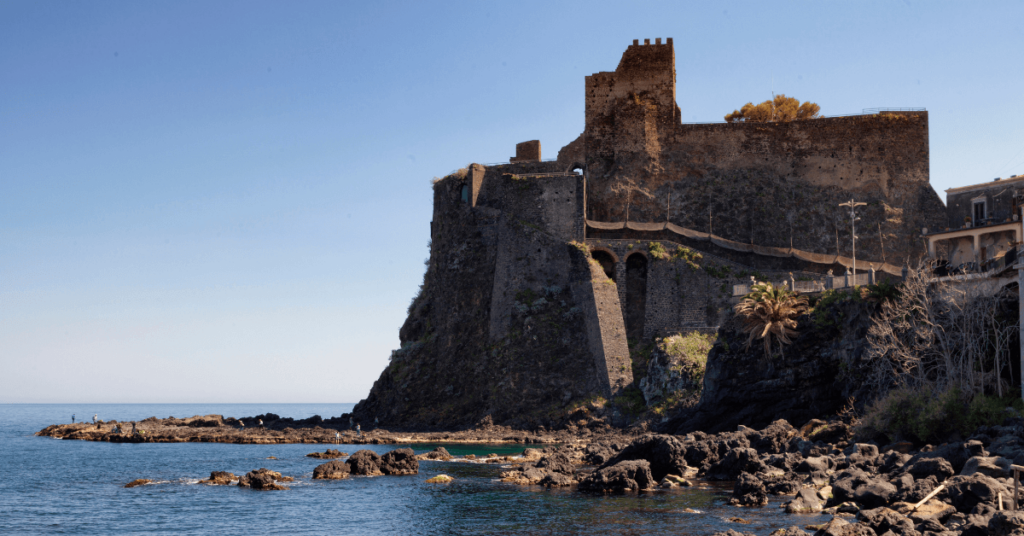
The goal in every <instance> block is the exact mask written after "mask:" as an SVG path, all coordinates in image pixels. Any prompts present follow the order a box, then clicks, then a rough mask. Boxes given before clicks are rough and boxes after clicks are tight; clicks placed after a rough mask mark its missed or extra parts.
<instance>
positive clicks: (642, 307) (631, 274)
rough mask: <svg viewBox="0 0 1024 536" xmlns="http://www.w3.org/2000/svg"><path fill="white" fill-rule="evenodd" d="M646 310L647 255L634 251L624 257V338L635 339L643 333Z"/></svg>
mask: <svg viewBox="0 0 1024 536" xmlns="http://www.w3.org/2000/svg"><path fill="white" fill-rule="evenodd" d="M646 311H647V257H645V256H644V255H643V254H642V253H634V254H632V255H630V256H629V257H626V306H625V311H624V313H625V314H624V316H625V320H626V338H627V339H630V340H633V341H636V340H639V339H640V338H641V337H643V335H644V315H645V314H646Z"/></svg>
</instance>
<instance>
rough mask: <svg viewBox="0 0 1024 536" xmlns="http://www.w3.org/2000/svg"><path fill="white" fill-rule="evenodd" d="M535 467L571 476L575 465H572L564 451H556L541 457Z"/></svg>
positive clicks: (574, 470)
mask: <svg viewBox="0 0 1024 536" xmlns="http://www.w3.org/2000/svg"><path fill="white" fill-rule="evenodd" d="M536 467H537V468H538V469H543V470H545V471H548V472H550V473H558V474H562V475H568V476H572V475H573V474H575V472H576V467H575V466H574V465H573V463H572V460H571V459H569V456H568V455H567V454H566V453H564V452H556V453H554V454H548V455H547V456H543V457H541V459H540V460H538V461H537V464H536Z"/></svg>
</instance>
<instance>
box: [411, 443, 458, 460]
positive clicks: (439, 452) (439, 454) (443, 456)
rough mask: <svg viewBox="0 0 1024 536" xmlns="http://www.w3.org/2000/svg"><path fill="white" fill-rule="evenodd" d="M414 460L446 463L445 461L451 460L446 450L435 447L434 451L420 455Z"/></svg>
mask: <svg viewBox="0 0 1024 536" xmlns="http://www.w3.org/2000/svg"><path fill="white" fill-rule="evenodd" d="M416 459H418V460H440V461H443V462H446V461H448V460H450V459H452V455H451V454H448V450H447V449H445V448H444V447H437V448H436V449H434V450H432V451H430V452H426V453H424V454H420V455H418V456H416Z"/></svg>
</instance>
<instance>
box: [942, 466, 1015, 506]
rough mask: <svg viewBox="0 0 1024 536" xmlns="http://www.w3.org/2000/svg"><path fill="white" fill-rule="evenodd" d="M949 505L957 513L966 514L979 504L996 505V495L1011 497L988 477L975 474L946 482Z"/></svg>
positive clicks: (957, 477)
mask: <svg viewBox="0 0 1024 536" xmlns="http://www.w3.org/2000/svg"><path fill="white" fill-rule="evenodd" d="M946 487H947V489H948V492H949V499H950V503H951V504H952V505H953V507H954V508H956V510H957V511H958V512H961V513H964V514H967V513H970V512H971V511H973V510H974V508H975V507H976V506H978V505H979V504H987V505H996V504H997V501H998V494H999V493H1000V492H1001V493H1002V494H1003V497H1011V495H1010V493H1009V492H1008V491H1007V489H1006V488H1005V487H1004V486H1003V485H1002V484H1001V483H1000V482H998V481H996V480H995V479H993V478H992V477H990V476H985V475H983V474H980V473H975V474H973V475H970V476H954V477H953V478H951V479H949V480H948V481H947V482H946Z"/></svg>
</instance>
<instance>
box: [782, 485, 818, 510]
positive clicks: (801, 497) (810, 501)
mask: <svg viewBox="0 0 1024 536" xmlns="http://www.w3.org/2000/svg"><path fill="white" fill-rule="evenodd" d="M822 508H824V505H823V504H822V503H821V498H820V497H818V492H817V490H815V489H814V488H802V489H801V490H800V491H798V492H796V498H794V499H793V500H792V501H789V502H788V503H786V513H788V514H812V513H814V512H820V511H821V510H822Z"/></svg>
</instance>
